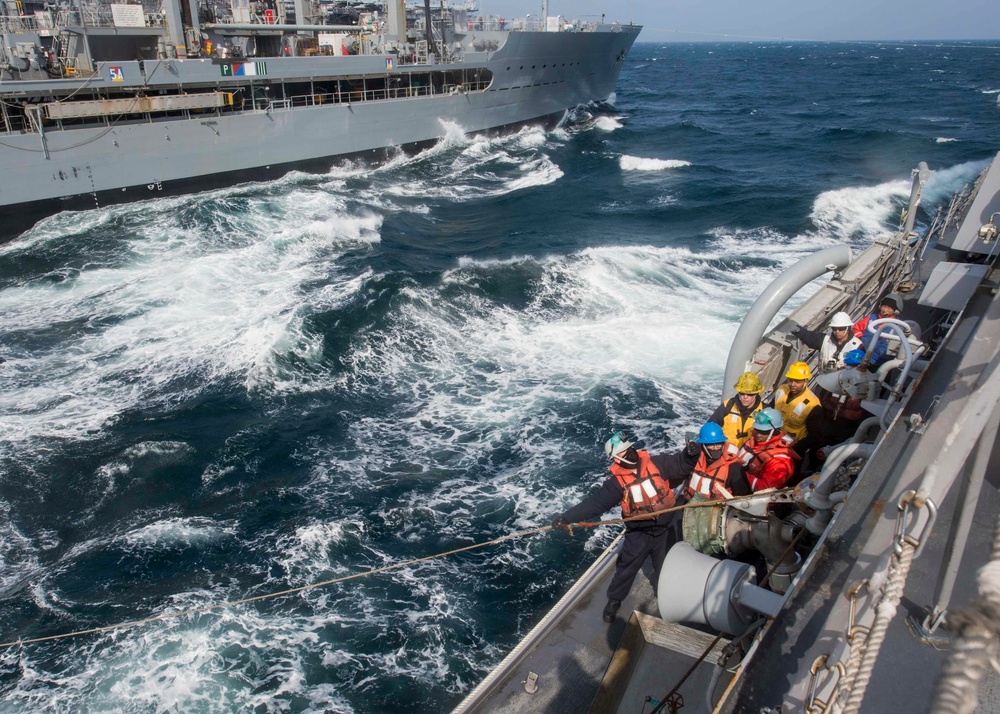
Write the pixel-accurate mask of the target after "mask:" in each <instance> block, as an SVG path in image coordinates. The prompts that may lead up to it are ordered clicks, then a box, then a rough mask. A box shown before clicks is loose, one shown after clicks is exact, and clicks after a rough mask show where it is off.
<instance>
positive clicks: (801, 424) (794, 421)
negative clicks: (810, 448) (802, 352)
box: [774, 384, 819, 441]
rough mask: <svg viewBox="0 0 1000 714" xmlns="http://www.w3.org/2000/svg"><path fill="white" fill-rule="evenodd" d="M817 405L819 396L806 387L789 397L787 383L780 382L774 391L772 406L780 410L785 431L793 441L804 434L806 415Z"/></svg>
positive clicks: (798, 439) (800, 438) (799, 439)
mask: <svg viewBox="0 0 1000 714" xmlns="http://www.w3.org/2000/svg"><path fill="white" fill-rule="evenodd" d="M817 406H819V398H818V397H817V396H816V395H815V394H813V393H812V391H811V390H810V389H809V387H806V388H805V389H803V390H802V392H800V393H799V396H797V397H793V398H791V399H789V393H788V385H787V384H782V385H781V386H780V387H778V389H777V391H776V392H775V393H774V408H775V409H777V410H778V411H779V412H781V418H782V420H784V422H785V425H784V427H783V428H784V430H785V433H786V434H788V435H789V436H791V437H792V439H793V440H794V441H801V440H802V437H804V436H805V435H806V417H807V416H809V412H811V411H812V410H813V409H815V408H816V407H817Z"/></svg>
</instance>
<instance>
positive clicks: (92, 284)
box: [0, 43, 1000, 714]
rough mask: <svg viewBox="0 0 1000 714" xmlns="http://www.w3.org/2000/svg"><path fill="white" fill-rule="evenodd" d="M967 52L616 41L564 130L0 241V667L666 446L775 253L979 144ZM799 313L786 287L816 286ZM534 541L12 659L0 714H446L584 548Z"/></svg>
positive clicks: (437, 536) (56, 225) (506, 516)
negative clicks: (605, 72) (599, 87)
mask: <svg viewBox="0 0 1000 714" xmlns="http://www.w3.org/2000/svg"><path fill="white" fill-rule="evenodd" d="M998 95H1000V49H998V48H997V47H995V46H989V45H987V44H964V43H946V44H941V45H933V44H930V45H928V44H921V45H913V44H894V43H887V44H846V43H824V44H801V43H796V44H788V43H746V44H712V43H704V44H650V43H645V44H643V43H640V44H638V45H636V46H635V48H634V49H633V51H632V52H631V54H630V55H629V57H628V58H627V60H626V62H625V67H624V70H623V72H622V76H621V79H620V82H619V85H618V90H617V93H616V95H615V96H614V97H613V98H612V99H611V101H609V102H608V103H606V104H601V105H593V106H589V107H580V108H578V109H577V110H576V111H574V112H572V113H571V114H570V115H569V116H568V117H567V119H566V120H565V121H564V123H563V124H562V125H561V126H560V127H558V128H556V129H555V130H552V131H543V130H541V129H538V128H527V129H524V130H523V131H520V132H518V133H516V134H512V135H508V136H504V137H501V138H469V137H466V136H464V135H463V133H462V131H461V130H460V128H458V127H454V128H453V131H452V132H451V133H450V134H449V136H448V137H447V138H446V139H445V140H443V141H441V142H440V143H439V144H438V145H437V146H435V147H433V148H431V149H429V150H427V151H424V152H423V153H420V154H418V155H416V156H399V157H397V158H395V159H393V160H391V161H390V162H388V163H387V164H385V165H382V166H379V167H377V168H372V167H366V166H363V165H359V164H351V163H337V164H336V165H334V166H332V167H331V169H330V170H329V172H328V173H326V174H323V175H309V174H302V173H291V174H289V175H287V176H285V177H284V178H282V179H280V180H277V181H273V182H270V183H255V184H246V185H240V186H236V187H233V188H228V189H225V190H219V191H212V192H207V193H201V194H196V195H191V196H185V197H181V198H169V199H162V200H153V201H147V202H144V203H139V204H131V205H124V206H118V207H114V208H107V209H102V210H95V211H90V212H84V213H65V214H60V215H57V216H54V217H52V218H50V219H47V220H45V221H43V222H41V223H40V224H38V225H37V226H35V227H34V228H33V229H32V230H30V231H28V232H27V233H24V234H23V235H21V236H20V237H19V238H17V239H15V240H14V241H12V242H9V243H6V244H3V245H0V357H2V358H3V359H4V360H5V361H4V362H3V363H2V364H0V640H2V642H5V643H6V642H11V641H15V640H18V639H26V638H33V637H44V636H47V635H56V634H60V633H65V632H72V631H76V630H84V629H89V628H98V627H102V626H105V625H111V624H115V623H119V622H124V621H130V620H138V619H144V618H149V617H156V616H159V615H163V614H169V613H176V612H179V611H184V610H188V609H191V608H197V607H201V606H205V605H211V604H215V603H221V602H227V601H233V600H239V599H243V598H248V597H254V596H258V595H265V594H269V593H273V592H277V591H282V590H287V589H291V588H298V587H300V586H304V585H308V584H311V583H317V582H322V581H326V580H331V579H336V578H340V577H343V576H346V575H350V574H354V573H358V572H361V571H365V570H369V569H374V568H380V567H383V566H386V565H391V564H394V563H398V562H401V561H405V560H410V559H414V558H420V557H423V556H427V555H433V554H436V553H440V552H442V551H446V550H451V549H455V548H461V547H463V546H467V545H471V544H475V543H481V542H484V541H488V540H492V539H495V538H499V537H501V536H504V535H507V534H510V533H516V532H520V531H522V530H527V529H531V528H533V527H535V526H539V525H544V524H547V523H548V522H549V521H550V520H551V518H552V517H553V516H554V515H555V514H556V513H558V512H560V511H561V510H562V509H563V508H565V507H566V506H568V505H570V504H572V503H573V502H575V501H576V500H577V499H579V498H580V497H581V496H583V495H584V494H585V493H586V492H587V491H588V490H589V489H590V488H591V487H592V486H594V485H595V484H597V483H599V482H600V481H601V479H602V478H603V475H604V470H605V467H606V464H605V463H604V460H603V455H602V452H601V444H602V443H603V441H604V439H606V438H607V436H608V434H609V432H610V431H611V430H613V429H616V428H620V427H627V428H630V429H632V430H634V431H636V432H637V433H638V434H639V435H640V436H641V437H642V438H643V439H644V440H645V442H646V445H647V447H648V448H651V449H653V450H654V451H656V450H662V449H671V448H675V447H678V446H679V445H680V444H681V439H682V434H683V432H684V431H686V430H689V429H692V428H693V427H696V426H697V425H698V424H700V423H701V422H702V421H704V419H705V418H706V417H707V415H708V414H709V413H710V412H711V410H712V408H713V407H714V406H715V403H716V400H717V399H718V395H719V390H720V388H721V379H722V374H723V371H724V366H725V360H726V354H727V350H728V347H729V343H730V340H731V339H732V337H733V335H734V334H735V331H736V328H737V326H738V323H739V321H740V319H741V317H742V315H743V314H744V313H745V311H746V310H747V308H748V307H749V306H750V304H751V303H752V301H753V299H754V298H755V296H756V295H757V294H758V293H759V292H760V291H761V290H762V289H763V288H764V287H765V286H766V285H767V283H768V282H769V281H770V280H771V279H772V278H774V277H775V276H776V275H777V274H778V273H779V272H780V271H781V270H782V269H783V268H785V267H787V266H788V265H790V264H791V263H793V262H794V261H795V260H796V259H798V258H799V257H801V256H802V255H804V254H805V253H808V252H809V251H814V250H816V249H819V248H823V247H826V246H829V245H832V244H834V243H839V242H842V243H848V244H850V245H851V246H853V247H855V248H857V249H861V248H863V247H865V246H866V245H868V244H869V243H870V242H871V241H872V240H873V239H874V238H876V237H878V236H880V235H884V234H886V233H889V232H891V231H892V229H893V228H894V227H895V226H896V225H897V224H898V222H899V214H900V210H901V208H902V206H903V203H904V201H905V198H906V197H907V195H908V193H909V180H910V171H911V169H912V168H913V167H914V166H916V164H917V163H918V162H919V161H926V162H928V164H929V165H930V167H931V168H932V169H934V171H935V173H934V174H933V176H932V178H931V180H930V182H929V184H928V186H927V188H926V190H925V201H924V206H923V210H922V212H921V215H920V217H919V222H920V223H923V224H926V223H927V222H929V220H930V217H931V216H932V215H933V214H934V213H935V212H936V211H937V210H938V209H939V208H941V207H942V206H944V205H946V204H947V200H948V198H949V196H950V195H951V194H952V193H953V192H954V191H955V190H957V189H959V188H961V187H962V186H963V185H964V184H966V183H968V182H969V181H971V180H972V179H974V177H975V176H976V175H977V173H978V172H979V171H980V170H982V169H983V168H984V167H985V165H986V163H987V161H988V160H989V159H990V158H991V157H992V156H993V155H994V154H995V153H996V152H997V151H998V150H1000V111H998V109H997V98H998ZM806 292H808V289H807V290H806ZM612 535H613V530H612V529H611V528H605V529H603V530H602V529H598V530H596V531H592V532H588V533H577V535H576V537H574V538H553V537H552V536H551V534H547V533H546V534H541V535H535V536H532V537H525V538H519V539H513V540H509V541H505V542H503V543H500V544H498V545H495V546H490V547H488V548H484V549H480V550H474V551H471V552H467V553H462V554H458V555H455V556H451V557H447V558H442V559H438V560H432V561H426V562H423V563H421V564H419V565H416V566H413V567H408V568H404V569H399V570H394V571H390V572H385V573H382V574H379V575H375V576H369V577H365V578H360V579H355V580H350V581H346V582H342V583H339V584H335V585H330V586H326V587H321V588H315V589H311V590H306V591H302V592H299V593H295V594H290V595H286V596H282V597H278V598H273V599H263V600H258V601H253V602H249V603H244V604H241V605H236V606H232V607H227V608H223V609H219V610H216V611H210V612H201V613H196V614H190V615H185V616H182V617H175V618H171V619H167V620H162V621H155V622H151V623H148V624H145V625H141V626H135V627H130V628H125V629H120V630H116V631H113V632H98V633H93V634H89V635H82V636H78V637H74V638H70V639H59V640H52V641H47V642H42V643H37V644H31V645H21V646H13V647H6V648H4V649H2V651H0V711H2V712H38V711H60V712H62V711H65V712H143V713H145V712H235V711H254V712H338V713H353V712H356V713H358V714H360V713H368V712H387V711H415V712H447V711H449V710H450V709H451V708H452V707H453V706H454V705H456V704H457V703H458V702H459V701H460V700H461V699H462V697H463V695H464V694H465V693H466V692H468V691H469V690H470V689H471V688H472V687H473V686H475V684H476V683H477V682H478V681H479V680H480V679H481V678H482V677H483V676H484V675H485V674H486V673H487V672H488V671H489V669H490V668H491V667H492V666H493V665H494V664H496V663H497V662H498V661H499V660H500V659H501V658H502V657H503V656H504V655H505V653H506V652H507V651H508V650H509V649H510V648H511V647H512V646H513V645H514V644H515V643H516V642H517V641H518V639H519V638H520V637H521V636H522V635H523V634H524V633H525V632H526V631H527V630H528V629H529V628H530V627H531V626H532V625H533V624H534V623H535V622H536V621H537V620H538V618H539V617H540V616H541V615H542V614H543V612H544V611H545V610H546V609H547V608H548V607H550V606H551V605H552V604H553V603H554V602H555V601H556V600H557V599H558V598H559V596H560V595H561V594H562V593H563V591H564V590H565V589H566V588H567V587H568V585H569V584H570V582H571V581H572V580H573V579H574V578H575V577H576V576H577V575H579V574H580V573H581V572H582V570H583V569H585V568H586V567H587V566H588V565H589V563H590V562H591V561H592V559H593V558H594V556H595V555H596V554H597V553H599V551H600V550H601V549H602V548H603V547H604V546H605V545H606V544H607V543H608V542H609V541H610V539H611V537H612Z"/></svg>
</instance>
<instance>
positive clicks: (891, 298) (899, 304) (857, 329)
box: [852, 293, 903, 371]
mask: <svg viewBox="0 0 1000 714" xmlns="http://www.w3.org/2000/svg"><path fill="white" fill-rule="evenodd" d="M902 311H903V301H902V300H900V299H899V296H898V295H896V294H894V293H890V294H889V295H886V296H885V297H884V298H882V300H881V301H880V302H879V304H878V310H877V311H876V312H873V313H872V314H871V315H868V317H864V318H862V319H860V320H858V321H857V322H855V323H854V327H853V328H852V329H853V331H854V336H855V337H857V338H858V339H860V340H861V345H862V347H861V349H864V350H866V351H867V350H868V346H869V345H870V344H871V341H872V338H873V337H874V336H875V335H874V333H872V332H869V331H868V323H869V322H871V321H872V320H878V319H886V318H898V317H899V315H900V313H902ZM888 349H889V342H888V341H887V340H885V339H880V340H879V341H878V342H877V343H876V344H875V349H873V350H872V353H871V356H870V357H869V363H870V364H869V369H870V370H872V371H875V368H877V367H878V366H879V365H880V364H882V363H883V362H884V361H885V357H886V354H885V353H886V351H888Z"/></svg>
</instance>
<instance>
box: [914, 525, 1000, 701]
mask: <svg viewBox="0 0 1000 714" xmlns="http://www.w3.org/2000/svg"><path fill="white" fill-rule="evenodd" d="M976 579H977V580H978V582H979V595H978V596H977V597H976V599H975V600H973V601H972V602H971V603H969V605H968V606H966V607H965V608H963V609H961V610H958V611H956V612H954V613H950V614H949V615H948V629H949V630H951V631H952V633H953V649H952V651H951V653H950V654H949V656H948V659H947V660H945V663H944V666H943V667H942V668H941V674H940V675H939V677H938V681H937V684H936V685H935V687H934V696H933V699H932V704H931V711H933V712H943V713H944V714H971V713H972V712H973V711H975V709H976V706H977V704H978V692H979V683H980V681H981V680H982V678H983V675H984V674H985V673H986V670H987V669H988V668H989V667H990V666H991V665H992V666H993V667H996V666H997V665H996V663H997V661H998V659H1000V521H998V522H997V524H996V526H995V528H994V532H993V552H992V553H991V554H990V562H988V563H987V564H986V565H984V566H983V567H982V568H980V569H979V572H978V574H977V576H976Z"/></svg>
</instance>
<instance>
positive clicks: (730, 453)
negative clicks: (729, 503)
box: [687, 443, 740, 498]
mask: <svg viewBox="0 0 1000 714" xmlns="http://www.w3.org/2000/svg"><path fill="white" fill-rule="evenodd" d="M738 454H739V449H737V448H736V446H734V445H733V444H728V443H727V444H726V448H725V449H724V450H723V452H722V456H720V457H719V458H717V459H716V460H715V461H713V462H712V463H708V457H707V456H705V454H704V452H703V453H702V454H701V456H700V457H699V458H698V463H697V464H696V465H695V467H694V470H693V471H692V472H691V477H690V478H689V479H688V487H687V494H688V497H691V496H693V495H694V494H696V493H700V494H701V495H702V496H704V497H705V498H732V494H731V493H730V492H729V490H728V489H727V488H726V487H725V486H724V485H723V484H724V483H725V482H726V480H727V479H728V477H729V467H730V466H731V465H732V464H737V463H739V462H740V460H739V458H738ZM720 474H721V475H720Z"/></svg>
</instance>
